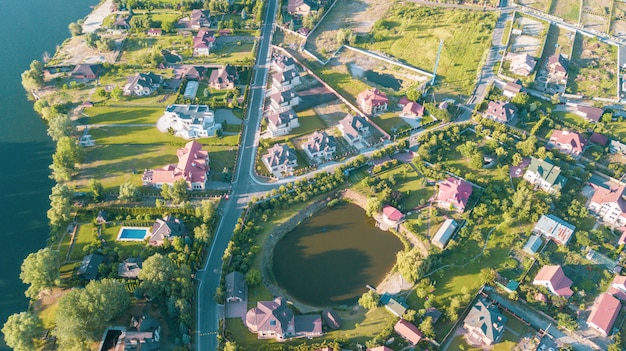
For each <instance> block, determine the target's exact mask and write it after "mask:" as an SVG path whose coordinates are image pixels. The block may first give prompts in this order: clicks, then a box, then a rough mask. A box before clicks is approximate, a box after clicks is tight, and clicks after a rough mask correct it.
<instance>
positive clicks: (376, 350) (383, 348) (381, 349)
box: [367, 346, 393, 351]
mask: <svg viewBox="0 0 626 351" xmlns="http://www.w3.org/2000/svg"><path fill="white" fill-rule="evenodd" d="M367 351H393V349H390V348H388V347H387V346H378V347H374V348H373V349H367Z"/></svg>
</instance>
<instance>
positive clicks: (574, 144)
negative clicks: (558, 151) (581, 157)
mask: <svg viewBox="0 0 626 351" xmlns="http://www.w3.org/2000/svg"><path fill="white" fill-rule="evenodd" d="M553 141H554V142H556V143H558V144H561V145H570V146H571V148H572V153H575V154H582V152H583V149H584V148H585V144H587V140H586V139H585V138H583V137H582V136H580V134H578V133H576V132H569V131H566V130H555V131H554V132H552V135H551V136H550V142H553Z"/></svg>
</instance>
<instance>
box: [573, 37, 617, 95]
mask: <svg viewBox="0 0 626 351" xmlns="http://www.w3.org/2000/svg"><path fill="white" fill-rule="evenodd" d="M617 73H618V64H617V48H616V47H615V46H613V45H609V44H606V43H604V42H601V41H600V40H598V39H595V38H593V39H590V38H587V37H586V36H583V35H581V34H576V40H575V42H574V50H573V52H572V59H571V63H570V66H569V68H568V74H569V75H568V81H567V88H566V89H567V91H568V92H571V93H572V94H581V95H584V96H588V97H589V96H592V97H603V98H612V99H616V98H617V82H618V74H617Z"/></svg>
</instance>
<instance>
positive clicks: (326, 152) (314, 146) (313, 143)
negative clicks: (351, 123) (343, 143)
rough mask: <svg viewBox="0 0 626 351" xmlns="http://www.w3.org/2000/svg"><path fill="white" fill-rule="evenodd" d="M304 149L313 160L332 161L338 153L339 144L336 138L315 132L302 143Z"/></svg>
mask: <svg viewBox="0 0 626 351" xmlns="http://www.w3.org/2000/svg"><path fill="white" fill-rule="evenodd" d="M302 149H303V150H304V153H305V154H306V155H307V156H308V157H309V159H311V160H319V161H321V160H330V159H332V158H333V155H334V154H335V152H336V151H337V143H336V142H335V137H334V136H332V135H328V134H327V133H326V132H324V131H323V132H319V131H315V132H314V133H313V134H311V135H309V137H308V140H307V141H305V142H304V143H302Z"/></svg>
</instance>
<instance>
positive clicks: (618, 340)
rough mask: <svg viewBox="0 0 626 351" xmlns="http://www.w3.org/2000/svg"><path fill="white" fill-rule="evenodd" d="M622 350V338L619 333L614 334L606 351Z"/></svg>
mask: <svg viewBox="0 0 626 351" xmlns="http://www.w3.org/2000/svg"><path fill="white" fill-rule="evenodd" d="M621 350H622V336H621V334H620V333H616V334H615V336H614V339H613V342H611V343H610V344H609V348H608V349H607V351H621Z"/></svg>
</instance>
